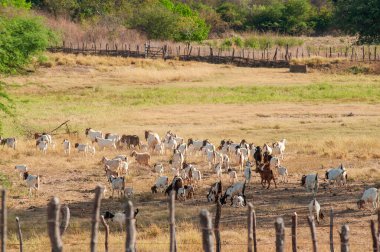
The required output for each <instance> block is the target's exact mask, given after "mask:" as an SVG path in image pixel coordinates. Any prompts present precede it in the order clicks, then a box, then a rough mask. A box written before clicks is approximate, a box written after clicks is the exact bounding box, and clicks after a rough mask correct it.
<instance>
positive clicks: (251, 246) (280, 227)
mask: <svg viewBox="0 0 380 252" xmlns="http://www.w3.org/2000/svg"><path fill="white" fill-rule="evenodd" d="M103 192H104V187H101V186H97V187H96V188H95V199H94V206H93V212H92V220H91V239H90V244H89V248H90V251H91V252H95V251H96V250H97V246H96V245H97V243H98V242H97V240H98V230H99V222H101V223H102V225H103V226H104V228H105V244H104V251H106V252H108V251H109V246H108V245H109V226H108V224H107V223H106V222H105V220H104V217H103V216H101V215H100V205H101V199H102V195H103ZM221 214H222V206H221V204H220V203H219V201H218V203H216V214H215V220H214V227H213V223H212V220H211V216H210V213H209V211H207V210H205V209H202V210H201V212H200V214H199V220H200V230H201V232H202V247H203V251H205V252H212V251H216V252H220V251H221V250H222V245H221V244H222V242H221V238H220V229H219V224H220V218H221ZM125 215H126V216H125V219H126V223H125V225H126V237H125V251H127V252H134V251H136V250H137V247H138V242H137V241H136V236H137V233H136V224H135V223H136V220H135V218H134V206H133V204H132V202H131V201H128V202H127V204H126V208H125ZM0 217H1V218H0V238H1V239H0V241H1V252H5V251H6V248H7V247H6V245H7V244H6V241H7V208H6V191H5V190H1V216H0ZM333 218H334V213H333V210H332V209H331V210H330V251H331V252H333V251H335V248H334V242H333V229H334V222H333ZM60 220H61V221H60ZM16 222H17V227H18V239H19V242H20V243H19V248H20V251H21V252H22V251H23V241H22V232H21V226H20V220H19V218H18V217H16ZM69 222H70V209H69V207H68V206H67V205H64V206H63V207H61V204H60V202H59V199H58V198H56V197H53V198H52V199H51V200H50V201H49V203H48V207H47V226H48V234H49V237H50V244H51V250H52V251H53V252H60V251H63V248H64V244H63V242H62V236H63V235H64V233H65V231H66V229H67V228H68V226H69ZM297 222H298V217H297V213H294V214H293V216H292V228H291V232H292V241H291V244H292V251H293V252H297ZM308 224H309V227H310V233H311V241H312V245H313V251H314V252H316V251H318V242H317V235H316V227H315V222H314V217H312V216H309V217H308ZM169 227H170V228H169V232H170V243H169V246H168V249H169V251H170V252H176V251H177V242H176V229H175V192H174V191H172V193H171V194H170V197H169ZM274 227H275V232H276V233H275V234H276V235H275V237H276V238H275V241H274V244H273V245H275V248H276V252H283V251H285V224H284V220H283V218H281V217H278V218H276V220H275V222H274ZM247 228H248V237H247V240H248V243H247V251H248V252H252V251H254V252H257V251H258V249H257V244H258V242H257V236H256V213H255V210H254V209H253V205H252V204H251V203H248V212H247ZM370 228H371V234H372V242H373V246H372V247H373V251H374V252H379V239H380V211H378V232H377V233H376V227H375V222H374V221H373V220H371V222H370ZM339 236H340V251H342V252H348V251H349V250H350V245H349V238H350V229H349V226H348V225H347V224H344V225H342V227H341V232H340V233H339ZM214 237H215V242H214ZM360 238H361V239H363V236H361V237H360Z"/></svg>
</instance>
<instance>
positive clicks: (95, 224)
mask: <svg viewBox="0 0 380 252" xmlns="http://www.w3.org/2000/svg"><path fill="white" fill-rule="evenodd" d="M103 191H104V187H102V186H97V187H96V188H95V200H94V210H93V212H92V220H91V222H92V226H91V243H90V245H91V252H95V251H96V243H97V240H98V228H99V218H100V202H101V200H102V195H103Z"/></svg>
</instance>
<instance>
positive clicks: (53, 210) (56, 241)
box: [47, 197, 63, 252]
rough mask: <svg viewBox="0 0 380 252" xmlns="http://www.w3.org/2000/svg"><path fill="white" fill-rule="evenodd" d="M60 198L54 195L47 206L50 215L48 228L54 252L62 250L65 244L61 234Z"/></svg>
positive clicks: (48, 215)
mask: <svg viewBox="0 0 380 252" xmlns="http://www.w3.org/2000/svg"><path fill="white" fill-rule="evenodd" d="M60 207H61V206H60V204H59V199H58V198H57V197H53V198H52V199H51V200H50V202H49V204H48V208H47V211H48V213H47V217H48V221H47V224H48V230H49V237H50V243H51V249H52V252H60V251H62V250H63V244H62V240H61V235H60V234H59V209H60Z"/></svg>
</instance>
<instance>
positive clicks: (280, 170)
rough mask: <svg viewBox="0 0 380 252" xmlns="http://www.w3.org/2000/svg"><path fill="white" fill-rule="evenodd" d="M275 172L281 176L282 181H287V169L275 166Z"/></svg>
mask: <svg viewBox="0 0 380 252" xmlns="http://www.w3.org/2000/svg"><path fill="white" fill-rule="evenodd" d="M277 173H278V175H280V176H281V178H282V180H281V181H282V182H284V183H287V182H288V169H286V167H284V166H277Z"/></svg>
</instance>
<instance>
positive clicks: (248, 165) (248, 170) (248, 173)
mask: <svg viewBox="0 0 380 252" xmlns="http://www.w3.org/2000/svg"><path fill="white" fill-rule="evenodd" d="M244 177H245V181H246V182H247V184H248V185H249V184H250V183H251V177H252V171H251V163H250V162H249V161H247V162H246V165H245V169H244Z"/></svg>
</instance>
